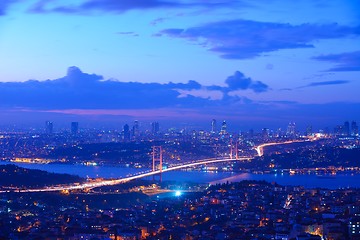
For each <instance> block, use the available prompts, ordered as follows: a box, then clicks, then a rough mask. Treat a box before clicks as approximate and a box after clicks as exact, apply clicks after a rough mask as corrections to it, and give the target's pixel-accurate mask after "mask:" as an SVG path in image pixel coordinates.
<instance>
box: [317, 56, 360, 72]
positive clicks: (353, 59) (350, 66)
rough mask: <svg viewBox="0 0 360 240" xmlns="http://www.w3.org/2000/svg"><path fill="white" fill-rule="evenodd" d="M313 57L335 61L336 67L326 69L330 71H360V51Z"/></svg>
mask: <svg viewBox="0 0 360 240" xmlns="http://www.w3.org/2000/svg"><path fill="white" fill-rule="evenodd" d="M313 59H315V60H319V61H327V62H333V63H335V64H336V65H335V67H333V68H330V69H328V70H326V71H328V72H338V71H360V51H355V52H346V53H340V54H329V55H321V56H317V57H313Z"/></svg>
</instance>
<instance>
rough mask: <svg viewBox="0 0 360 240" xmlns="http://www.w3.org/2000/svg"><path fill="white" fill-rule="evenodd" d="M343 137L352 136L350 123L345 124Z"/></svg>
mask: <svg viewBox="0 0 360 240" xmlns="http://www.w3.org/2000/svg"><path fill="white" fill-rule="evenodd" d="M343 135H345V136H349V135H350V123H349V121H346V122H344V128H343Z"/></svg>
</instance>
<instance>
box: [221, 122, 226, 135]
mask: <svg viewBox="0 0 360 240" xmlns="http://www.w3.org/2000/svg"><path fill="white" fill-rule="evenodd" d="M226 130H227V124H226V121H225V120H224V121H223V122H222V124H221V131H220V133H221V134H225V133H226Z"/></svg>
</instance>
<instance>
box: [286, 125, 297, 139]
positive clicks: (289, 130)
mask: <svg viewBox="0 0 360 240" xmlns="http://www.w3.org/2000/svg"><path fill="white" fill-rule="evenodd" d="M295 133H296V124H295V123H294V122H290V123H289V124H288V127H287V130H286V135H287V136H290V137H293V136H295Z"/></svg>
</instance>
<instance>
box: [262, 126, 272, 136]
mask: <svg viewBox="0 0 360 240" xmlns="http://www.w3.org/2000/svg"><path fill="white" fill-rule="evenodd" d="M262 137H263V138H269V137H270V129H268V128H263V129H262Z"/></svg>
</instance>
